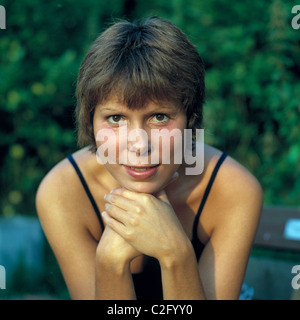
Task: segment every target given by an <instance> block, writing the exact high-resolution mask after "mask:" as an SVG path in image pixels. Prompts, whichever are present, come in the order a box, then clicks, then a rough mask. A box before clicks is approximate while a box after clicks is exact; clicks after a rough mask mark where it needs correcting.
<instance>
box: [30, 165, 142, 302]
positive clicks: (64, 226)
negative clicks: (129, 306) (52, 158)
mask: <svg viewBox="0 0 300 320" xmlns="http://www.w3.org/2000/svg"><path fill="white" fill-rule="evenodd" d="M73 176H74V174H73V168H71V167H70V166H69V165H68V162H66V161H65V162H64V163H62V164H61V165H59V166H58V167H55V169H54V170H52V171H51V172H50V173H49V174H48V175H47V176H46V177H45V178H44V180H43V181H42V183H41V184H40V186H39V189H38V191H37V194H36V208H37V212H38V216H39V219H40V222H41V224H42V227H43V230H44V233H45V235H46V237H47V240H48V242H49V244H50V245H51V248H52V250H53V252H54V254H55V256H56V259H57V261H58V264H59V267H60V269H61V272H62V274H63V277H64V279H65V282H66V285H67V287H68V290H69V293H70V296H71V298H72V299H80V300H85V299H87V300H93V299H95V298H97V299H108V298H111V299H134V298H135V293H134V292H133V286H132V279H131V275H130V274H129V263H130V260H131V259H132V257H135V256H137V255H139V253H138V252H137V251H136V250H135V249H134V248H132V247H131V246H130V245H129V244H128V243H126V242H125V241H124V239H122V238H121V237H120V236H119V235H118V234H116V233H115V232H113V231H112V230H111V229H109V228H108V227H106V228H105V231H104V232H103V234H102V235H100V236H101V238H100V241H97V240H96V239H95V238H94V237H93V236H92V234H91V232H90V230H89V228H88V226H87V221H86V219H85V217H88V216H89V215H86V214H83V213H84V212H86V210H89V211H88V212H89V213H91V216H93V212H92V211H91V209H89V205H90V204H89V202H88V200H87V199H85V196H84V195H83V196H82V195H81V194H78V190H80V188H81V185H80V184H78V185H77V184H76V183H79V182H78V181H77V180H78V179H74V181H73V180H72V177H73ZM75 178H76V176H75ZM61 186H64V187H63V188H62V187H61ZM95 222H96V223H97V221H96V217H95V220H92V222H91V223H95ZM99 228H100V225H99ZM115 247H117V249H115V250H114V248H115ZM122 268H123V269H122Z"/></svg>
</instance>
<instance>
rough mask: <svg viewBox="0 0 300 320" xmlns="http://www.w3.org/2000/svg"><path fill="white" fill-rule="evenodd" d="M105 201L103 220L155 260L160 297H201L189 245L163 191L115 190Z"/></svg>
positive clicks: (191, 249) (191, 250) (192, 251)
mask: <svg viewBox="0 0 300 320" xmlns="http://www.w3.org/2000/svg"><path fill="white" fill-rule="evenodd" d="M105 200H106V201H107V202H108V204H107V205H106V210H107V211H108V214H106V215H105V216H104V221H105V223H106V224H107V225H108V226H109V227H110V228H112V229H113V230H114V231H116V233H118V234H120V236H121V237H122V238H124V239H125V240H126V242H128V243H130V244H131V245H132V246H133V247H135V248H136V249H137V250H138V251H140V252H142V253H144V254H146V255H148V256H152V257H155V258H156V259H157V260H158V261H159V263H160V266H161V271H162V284H163V294H164V299H166V300H171V299H204V298H205V297H204V293H203V289H202V285H201V280H200V277H199V272H198V266H197V262H196V257H195V253H194V250H193V247H192V245H191V242H190V240H189V239H188V237H187V236H186V234H185V232H184V230H183V228H182V226H181V224H180V222H179V220H178V218H177V217H176V215H175V213H174V211H173V209H172V207H171V204H170V203H169V201H168V198H167V195H166V193H165V192H164V191H161V192H160V193H159V194H158V195H157V197H154V196H152V195H149V194H140V193H135V192H132V191H128V190H125V189H118V190H114V191H113V192H112V193H110V194H109V195H107V196H106V197H105Z"/></svg>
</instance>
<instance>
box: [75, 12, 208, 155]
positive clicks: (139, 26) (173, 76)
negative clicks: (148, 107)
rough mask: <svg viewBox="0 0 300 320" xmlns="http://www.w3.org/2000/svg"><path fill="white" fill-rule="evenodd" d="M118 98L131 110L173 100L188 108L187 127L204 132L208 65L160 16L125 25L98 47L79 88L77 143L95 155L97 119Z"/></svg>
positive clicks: (102, 37) (115, 26) (81, 72)
mask: <svg viewBox="0 0 300 320" xmlns="http://www.w3.org/2000/svg"><path fill="white" fill-rule="evenodd" d="M112 94H116V95H117V97H118V98H119V99H120V101H121V102H122V103H124V104H125V105H126V106H127V107H128V108H132V109H135V108H136V109H138V108H141V107H143V106H144V105H145V103H146V102H147V101H149V100H153V101H161V100H162V101H163V100H169V101H170V100H171V101H172V102H174V103H176V104H177V105H179V106H180V107H181V108H183V109H184V110H185V112H186V115H187V120H188V128H192V129H195V128H201V125H202V107H203V104H204V99H205V84H204V65H203V62H202V59H201V57H200V56H199V54H198V52H197V50H196V48H195V47H194V45H193V44H192V43H191V42H190V41H189V40H188V38H187V37H186V35H185V34H184V33H183V32H182V31H181V30H180V29H178V28H177V27H176V26H174V25H173V24H172V23H171V22H169V21H166V20H164V19H161V18H158V17H151V18H148V19H145V20H142V21H137V22H132V23H131V22H128V21H120V22H117V23H115V24H113V25H112V26H111V27H109V28H108V29H107V30H106V31H104V32H103V33H102V34H101V35H100V36H99V37H98V38H97V39H96V40H95V42H94V43H93V45H92V46H91V48H90V50H89V51H88V53H87V54H86V56H85V58H84V59H83V62H82V64H81V67H80V70H79V74H78V79H77V88H76V97H77V107H76V121H77V133H78V143H79V145H80V146H83V145H86V144H90V145H91V147H92V148H91V149H92V150H93V151H95V150H96V142H95V137H94V133H93V115H94V110H95V107H96V105H97V104H99V103H101V102H104V101H105V100H106V99H108V98H109V97H110V96H111V95H112Z"/></svg>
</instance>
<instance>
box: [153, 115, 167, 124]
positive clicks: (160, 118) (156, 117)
mask: <svg viewBox="0 0 300 320" xmlns="http://www.w3.org/2000/svg"><path fill="white" fill-rule="evenodd" d="M153 120H154V121H155V122H166V121H168V120H169V117H168V116H167V115H165V114H163V113H157V114H155V115H154V116H153Z"/></svg>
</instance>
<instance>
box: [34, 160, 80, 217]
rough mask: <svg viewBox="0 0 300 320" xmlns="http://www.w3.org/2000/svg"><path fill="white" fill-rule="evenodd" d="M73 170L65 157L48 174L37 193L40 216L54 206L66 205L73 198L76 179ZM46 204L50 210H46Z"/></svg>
mask: <svg viewBox="0 0 300 320" xmlns="http://www.w3.org/2000/svg"><path fill="white" fill-rule="evenodd" d="M73 171H74V169H73V168H72V167H71V165H70V163H69V160H68V159H63V160H61V161H60V162H59V163H58V164H56V165H55V166H54V167H53V168H52V169H51V170H50V171H49V172H48V173H47V174H46V176H45V177H44V178H43V180H42V181H41V183H40V185H39V187H38V190H37V193H36V206H37V211H38V214H39V216H40V215H41V214H43V213H44V212H45V211H50V210H51V209H52V208H56V209H57V208H58V207H64V206H65V205H66V204H67V203H68V202H69V201H70V200H71V199H70V198H71V195H72V193H73V192H74V182H75V179H76V176H75V175H74V173H73ZM72 197H73V196H72ZM45 206H47V208H48V210H44V207H45ZM51 211H52V210H51Z"/></svg>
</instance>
